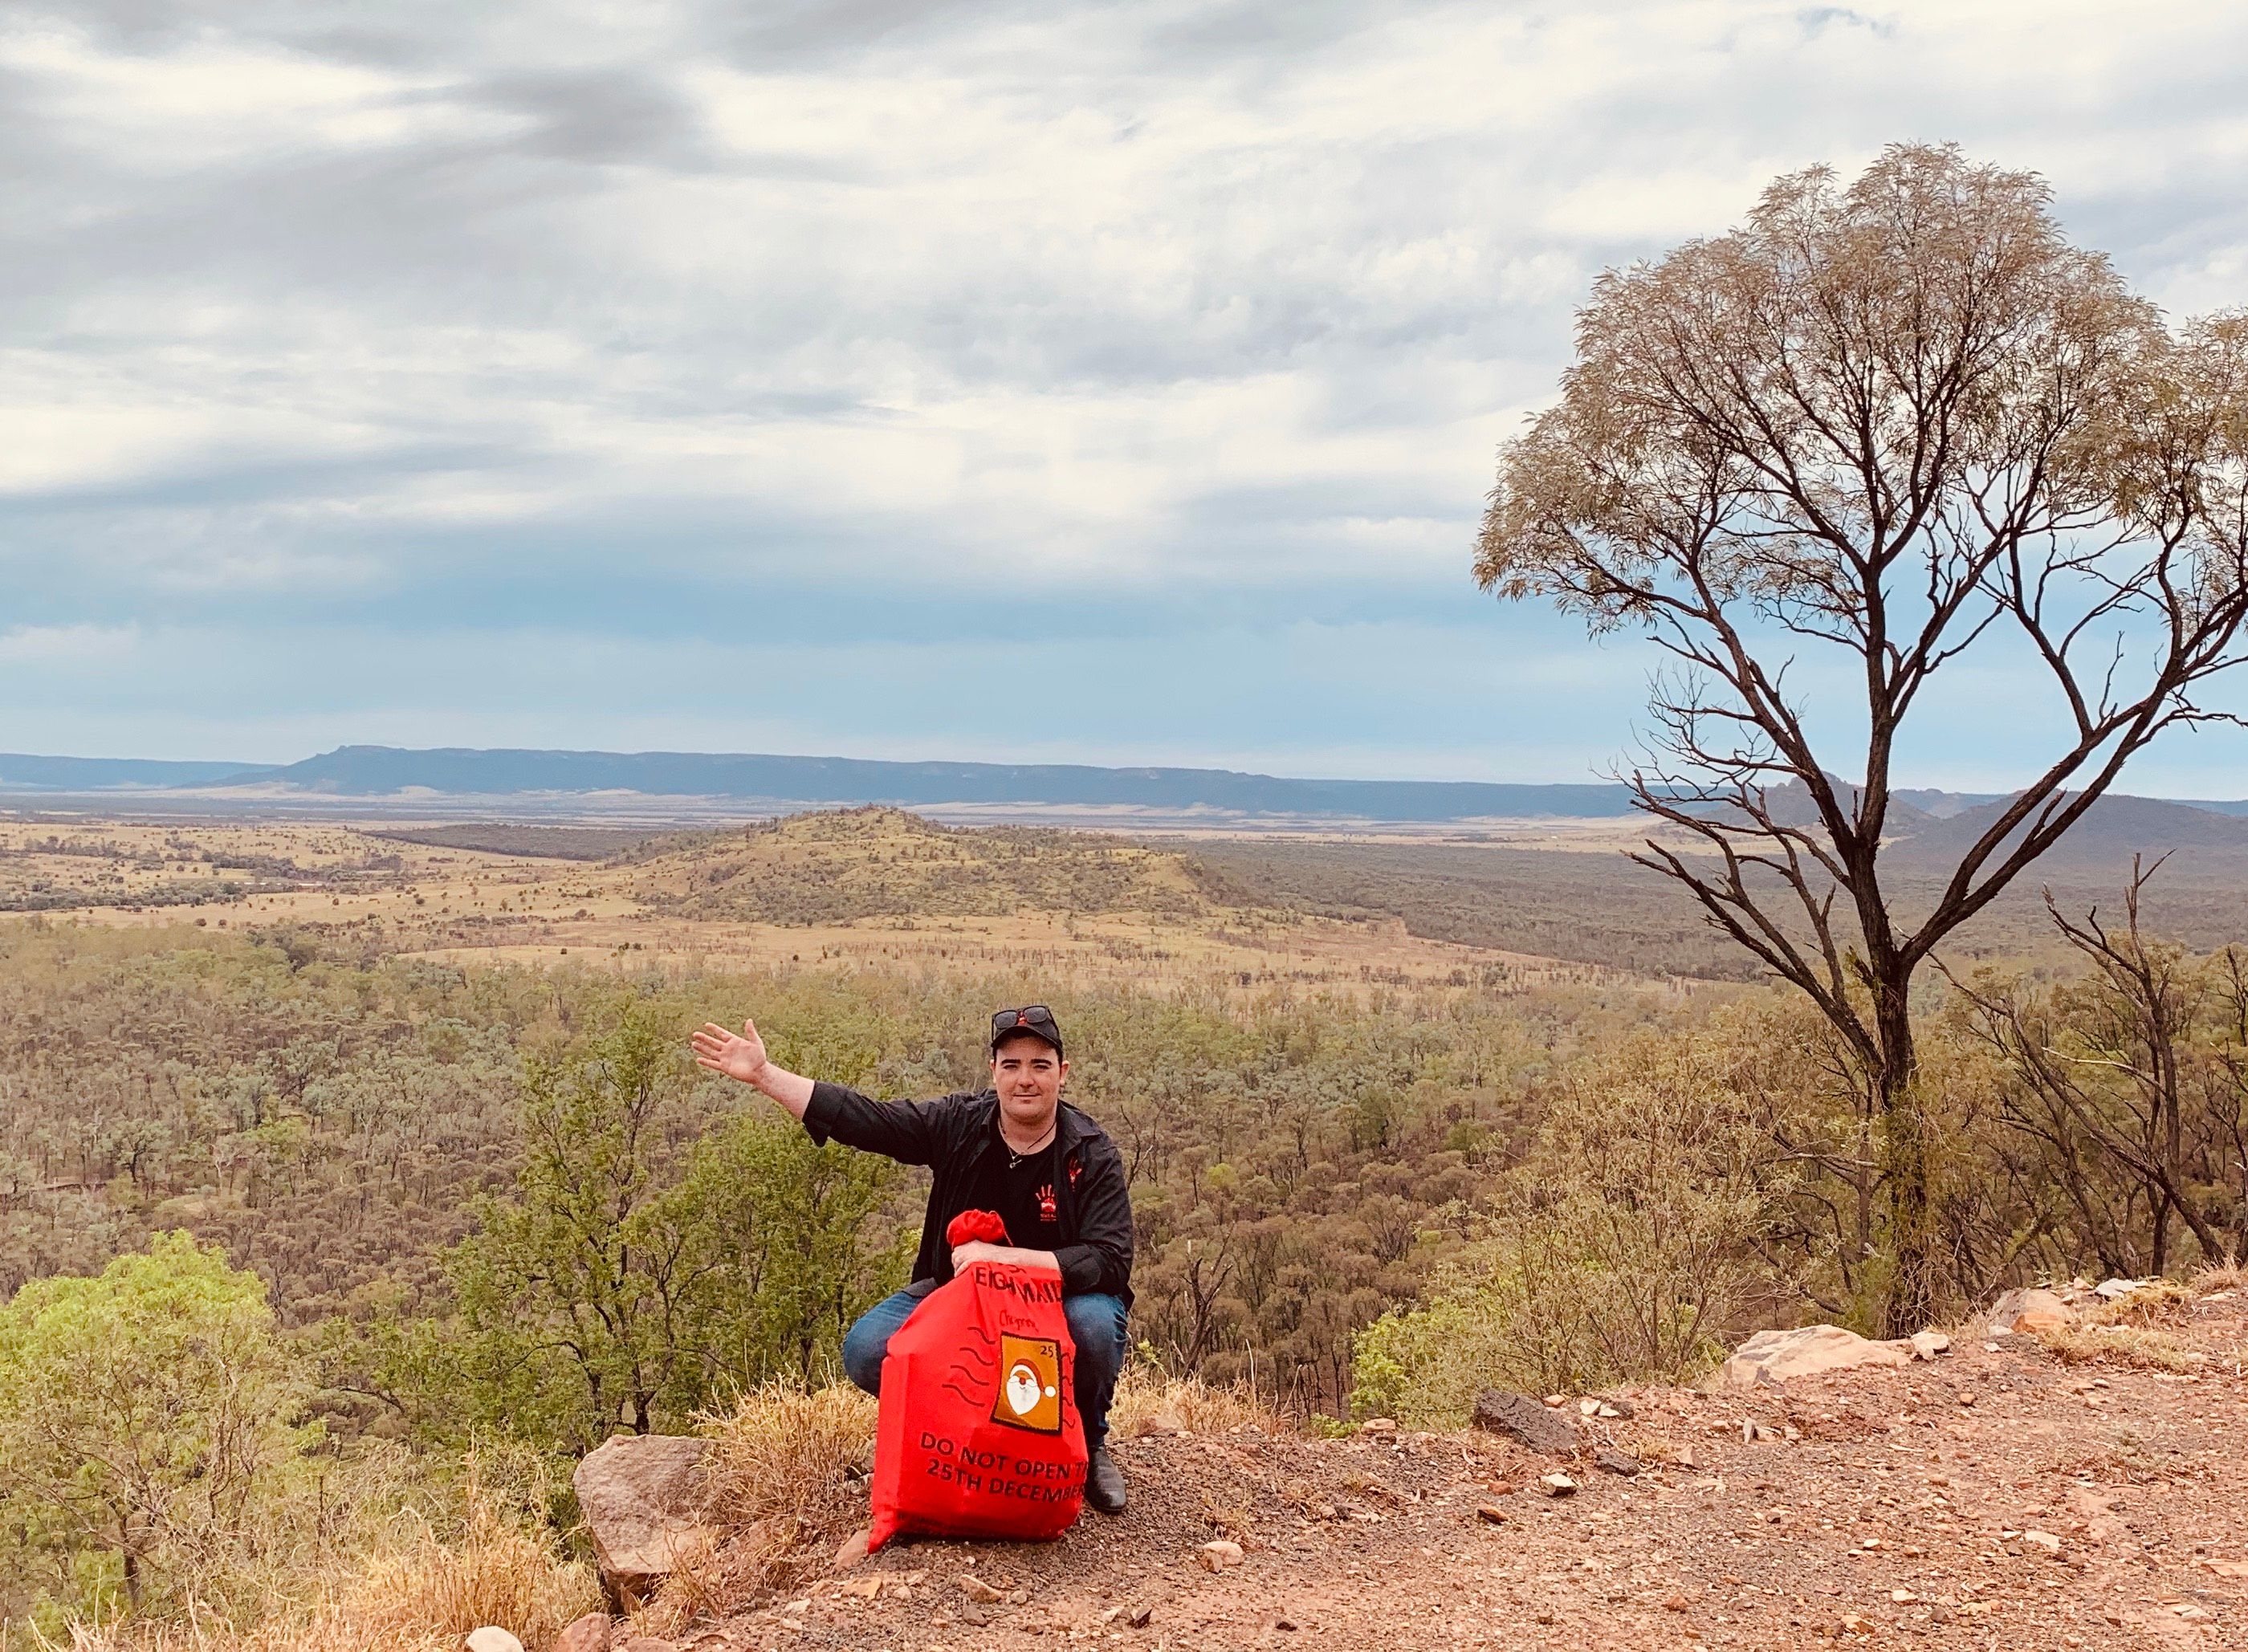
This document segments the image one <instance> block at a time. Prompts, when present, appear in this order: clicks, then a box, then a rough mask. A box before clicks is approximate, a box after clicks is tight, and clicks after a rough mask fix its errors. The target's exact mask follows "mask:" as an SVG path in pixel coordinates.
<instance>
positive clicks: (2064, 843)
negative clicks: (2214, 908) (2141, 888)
mask: <svg viewBox="0 0 2248 1652" xmlns="http://www.w3.org/2000/svg"><path fill="white" fill-rule="evenodd" d="M2009 801H2010V799H1997V800H1995V801H1992V802H1990V803H1982V804H1977V805H1976V806H1975V807H1973V808H1971V809H1965V810H1963V811H1961V812H1959V813H1957V814H1955V815H1952V816H1951V817H1950V818H1949V819H1942V820H1933V819H1929V820H1923V821H1922V822H1921V823H1920V824H1919V825H1918V826H1917V828H1916V830H1915V831H1914V832H1913V833H1911V834H1910V835H1909V836H1908V837H1906V838H1904V839H1903V840H1902V841H1901V842H1899V843H1898V844H1897V845H1895V847H1893V848H1892V849H1891V851H1890V858H1891V860H1892V863H1893V864H1895V865H1896V866H1898V867H1903V868H1905V869H1908V870H1911V871H1932V870H1935V869H1936V868H1938V867H1943V868H1949V867H1951V866H1953V865H1956V864H1957V861H1958V859H1959V857H1960V856H1961V855H1963V854H1964V853H1966V852H1967V850H1968V849H1969V848H1970V847H1971V846H1972V845H1973V844H1974V842H1975V840H1977V838H1979V837H1981V836H1982V835H1983V833H1985V832H1987V831H1989V830H1990V829H1991V826H1993V825H1995V824H1996V823H1997V821H1998V817H1999V816H2000V815H2002V814H2004V813H2005V810H2006V805H2007V803H2008V802H2009ZM2019 835H2020V834H2019V833H2018V831H2017V833H2015V834H2014V837H2013V838H2012V839H2011V840H2009V841H2018V840H2019ZM2135 854H2136V855H2142V856H2144V857H2145V858H2146V859H2147V860H2150V861H2151V860H2155V859H2156V858H2157V857H2159V856H2162V855H2165V854H2176V856H2177V860H2176V861H2175V862H2174V863H2173V867H2172V868H2171V869H2172V870H2173V872H2183V871H2186V870H2189V869H2207V870H2212V871H2214V870H2225V871H2248V819H2244V818H2243V817H2241V816H2239V815H2235V814H2224V813H2219V812H2217V811H2216V810H2214V809H2207V808H2198V807H2196V806H2194V805H2190V804H2183V803H2163V802H2160V801H2158V800H2156V799H2153V798H2132V797H2107V798H2102V799H2100V800H2099V801H2098V802H2097V803H2094V805H2092V806H2091V807H2090V808H2089V809H2087V810H2086V811H2085V812H2084V818H2083V819H2080V820H2079V821H2078V822H2077V823H2076V824H2075V826H2072V827H2071V828H2070V829H2069V831H2068V833H2067V835H2066V836H2065V837H2063V838H2062V839H2061V840H2060V842H2059V843H2057V844H2055V845H2054V846H2053V847H2052V848H2051V849H2049V850H2047V851H2046V853H2045V854H2044V855H2043V856H2042V857H2040V858H2039V861H2038V863H2037V866H2036V867H2034V868H2032V875H2034V874H2036V873H2038V872H2045V873H2057V872H2063V871H2066V872H2072V873H2084V872H2097V873H2101V874H2107V875H2110V876H2114V875H2119V874H2121V873H2122V872H2124V871H2126V870H2128V867H2129V866H2130V863H2131V857H2132V856H2133V855H2135Z"/></svg>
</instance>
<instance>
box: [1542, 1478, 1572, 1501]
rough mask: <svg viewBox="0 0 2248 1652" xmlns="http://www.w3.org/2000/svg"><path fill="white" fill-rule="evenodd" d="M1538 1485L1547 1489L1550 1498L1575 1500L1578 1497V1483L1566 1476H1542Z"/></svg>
mask: <svg viewBox="0 0 2248 1652" xmlns="http://www.w3.org/2000/svg"><path fill="white" fill-rule="evenodd" d="M1538 1484H1540V1485H1542V1486H1544V1487H1545V1488H1546V1496H1547V1497H1549V1498H1573V1497H1574V1496H1576V1495H1577V1483H1576V1482H1575V1481H1574V1480H1573V1479H1571V1478H1570V1477H1568V1476H1567V1475H1566V1474H1546V1475H1541V1476H1539V1480H1538Z"/></svg>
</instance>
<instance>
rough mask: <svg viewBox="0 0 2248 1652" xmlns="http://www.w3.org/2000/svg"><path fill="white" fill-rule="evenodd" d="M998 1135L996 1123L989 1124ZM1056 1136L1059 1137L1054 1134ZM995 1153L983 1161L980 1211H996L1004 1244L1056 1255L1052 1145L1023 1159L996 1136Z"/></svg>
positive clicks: (1058, 1230) (1057, 1228)
mask: <svg viewBox="0 0 2248 1652" xmlns="http://www.w3.org/2000/svg"><path fill="white" fill-rule="evenodd" d="M991 1128H992V1133H993V1134H995V1135H997V1134H998V1121H997V1120H994V1121H992V1127H991ZM1055 1134H1057V1135H1059V1134H1060V1133H1059V1131H1057V1132H1056V1133H1055ZM996 1145H997V1151H996V1152H994V1153H993V1154H992V1155H990V1157H989V1158H987V1159H986V1160H985V1161H984V1163H985V1165H986V1166H987V1167H988V1169H986V1170H985V1172H984V1174H983V1176H982V1177H981V1178H979V1179H980V1180H981V1181H982V1182H983V1199H984V1200H985V1203H984V1205H983V1208H984V1209H985V1210H997V1212H998V1213H999V1219H1000V1220H1001V1221H1003V1222H1004V1223H1005V1224H1007V1243H1008V1244H1013V1245H1019V1246H1021V1247H1022V1248H1023V1249H1024V1250H1025V1251H1058V1250H1059V1248H1060V1245H1061V1202H1060V1199H1059V1196H1057V1195H1056V1194H1055V1192H1054V1144H1053V1143H1052V1142H1051V1141H1049V1142H1047V1143H1046V1144H1045V1146H1044V1147H1042V1148H1039V1149H1038V1151H1037V1152H1036V1153H1033V1154H1031V1155H1029V1156H1028V1157H1026V1158H1023V1159H1021V1160H1019V1161H1018V1159H1017V1157H1016V1154H1015V1150H1014V1149H1013V1148H1011V1147H1009V1146H1008V1145H1007V1138H1006V1137H1005V1136H1004V1135H1000V1136H999V1139H998V1141H997V1144H996Z"/></svg>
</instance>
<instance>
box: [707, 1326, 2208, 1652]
mask: <svg viewBox="0 0 2248 1652" xmlns="http://www.w3.org/2000/svg"><path fill="white" fill-rule="evenodd" d="M2164 1334H2165V1335H2166V1336H2167V1337H2168V1338H2169V1339H2171V1341H2170V1343H2169V1347H2170V1348H2171V1353H2170V1354H2169V1356H2167V1357H2169V1358H2171V1359H2172V1360H2173V1361H2175V1360H2176V1355H2177V1353H2178V1351H2180V1350H2182V1349H2183V1350H2190V1351H2191V1352H2190V1361H2191V1364H2190V1369H2188V1370H2186V1371H2184V1372H2173V1371H2166V1370H2157V1369H2148V1368H2140V1367H2138V1366H2135V1365H2126V1364H2121V1363H2090V1364H2068V1363H2063V1362H2062V1361H2061V1360H2060V1359H2059V1358H2057V1357H2056V1355H2055V1354H2053V1352H2052V1351H2050V1350H2049V1349H2048V1348H2046V1347H2045V1346H2044V1345H2043V1344H2041V1343H2039V1342H2038V1341H2037V1340H2033V1339H2032V1338H2029V1337H2025V1336H2012V1337H2002V1338H1998V1339H1995V1340H1984V1339H1982V1338H1975V1339H1972V1340H1970V1339H1968V1338H1966V1337H1961V1338H1957V1339H1955V1347H1956V1348H1957V1352H1956V1353H1954V1354H1950V1355H1949V1356H1946V1357H1943V1358H1940V1359H1938V1360H1937V1361H1934V1362H1932V1363H1924V1364H1915V1365H1913V1366H1911V1367H1909V1368H1902V1369H1861V1370H1855V1371H1850V1372H1845V1373H1840V1374H1835V1375H1833V1376H1829V1377H1826V1378H1821V1379H1815V1380H1812V1381H1805V1382H1799V1383H1795V1384H1791V1385H1789V1387H1788V1388H1787V1390H1786V1391H1785V1393H1773V1392H1771V1391H1769V1390H1767V1391H1763V1392H1757V1393H1741V1392H1730V1393H1728V1392H1710V1393H1702V1392H1695V1391H1686V1390H1677V1389H1648V1390H1634V1391H1629V1392H1628V1393H1626V1394H1624V1395H1621V1396H1614V1397H1620V1398H1621V1399H1623V1400H1624V1401H1625V1402H1627V1403H1628V1406H1629V1407H1630V1409H1631V1410H1632V1411H1633V1413H1634V1415H1633V1416H1631V1417H1630V1418H1628V1419H1617V1420H1614V1421H1611V1422H1597V1421H1593V1422H1588V1421H1587V1420H1585V1419H1584V1418H1583V1417H1582V1416H1580V1412H1579V1409H1578V1405H1577V1402H1574V1401H1571V1402H1567V1404H1566V1409H1567V1411H1568V1413H1569V1415H1570V1416H1571V1417H1572V1419H1573V1421H1574V1422H1577V1424H1578V1426H1579V1429H1580V1434H1581V1435H1582V1436H1583V1438H1584V1443H1585V1445H1586V1447H1587V1452H1589V1450H1590V1448H1591V1447H1592V1446H1593V1445H1594V1444H1596V1443H1609V1444H1611V1445H1612V1446H1613V1447H1614V1448H1616V1449H1620V1450H1623V1451H1626V1452H1629V1453H1631V1454H1633V1455H1635V1457H1638V1458H1639V1459H1640V1460H1641V1463H1642V1464H1643V1466H1642V1469H1641V1472H1640V1473H1638V1474H1636V1475H1621V1474H1615V1473H1610V1472H1604V1471H1602V1470H1600V1469H1598V1468H1596V1467H1594V1466H1593V1463H1592V1462H1591V1461H1590V1459H1589V1456H1585V1457H1579V1458H1577V1459H1574V1460H1571V1461H1567V1462H1563V1461H1559V1460H1556V1459H1552V1458H1540V1457H1532V1456H1530V1455H1528V1454H1527V1453H1525V1452H1524V1451H1523V1450H1519V1449H1518V1448H1516V1447H1514V1446H1512V1445H1511V1443H1504V1442H1502V1441H1499V1440H1498V1439H1496V1438H1494V1437H1492V1436H1485V1435H1463V1436H1436V1435H1427V1434H1405V1435H1399V1436H1388V1437H1383V1436H1377V1435H1369V1434H1367V1433H1361V1434H1360V1435H1359V1436H1355V1437H1353V1438H1350V1439H1347V1440H1338V1441H1319V1440H1305V1439H1298V1438H1288V1437H1275V1436H1265V1435H1263V1434H1260V1433H1258V1432H1255V1431H1253V1430H1247V1431H1244V1430H1237V1431H1235V1432H1232V1433H1230V1434H1227V1435H1224V1436H1218V1437H1196V1436H1153V1437H1142V1438H1139V1439H1134V1440H1127V1441H1121V1442H1119V1443H1118V1445H1117V1448H1116V1456H1117V1458H1118V1460H1119V1462H1120V1463H1121V1465H1122V1466H1123V1468H1124V1470H1125V1472H1126V1474H1127V1477H1128V1479H1129V1481H1130V1484H1131V1489H1132V1508H1131V1510H1130V1511H1129V1512H1128V1513H1127V1514H1126V1515H1124V1516H1123V1517H1121V1518H1116V1519H1106V1518H1101V1517H1100V1516H1097V1515H1093V1514H1090V1513H1088V1514H1087V1515H1086V1517H1085V1518H1084V1519H1083V1520H1082V1521H1081V1522H1080V1523H1079V1525H1078V1527H1077V1528H1076V1529H1075V1530H1074V1531H1073V1532H1070V1533H1069V1534H1068V1535H1067V1536H1066V1537H1065V1538H1064V1539H1062V1540H1061V1541H1059V1543H1056V1544H1052V1545H1050V1546H992V1545H983V1546H970V1545H963V1544H956V1543H936V1542H922V1543H914V1544H899V1545H894V1546H892V1547H891V1548H889V1549H887V1550H885V1551H884V1552H883V1553H880V1554H878V1555H876V1556H874V1558H872V1559H868V1560H866V1561H864V1562H862V1563H861V1564H860V1566H856V1567H854V1568H852V1569H851V1570H849V1571H847V1572H846V1573H842V1574H840V1575H839V1576H833V1577H828V1578H825V1579H822V1580H819V1581H818V1582H815V1583H814V1584H812V1585H811V1586H810V1587H807V1588H805V1589H804V1590H802V1591H799V1592H798V1595H797V1597H796V1598H795V1599H794V1600H793V1601H774V1602H773V1603H771V1605H770V1606H767V1607H761V1608H760V1609H758V1610H757V1611H755V1612H753V1613H750V1614H747V1615H744V1616H742V1617H738V1618H736V1619H733V1620H731V1621H729V1622H726V1623H724V1624H723V1625H721V1626H719V1627H718V1628H716V1629H712V1630H708V1631H706V1632H705V1633H704V1634H703V1635H702V1638H701V1639H700V1640H699V1641H696V1640H694V1639H692V1638H691V1637H690V1638H689V1639H688V1640H687V1641H686V1642H683V1643H684V1644H688V1645H695V1646H699V1647H700V1648H701V1649H702V1652H716V1649H718V1648H721V1647H731V1648H781V1647H787V1648H798V1649H827V1648H838V1649H840V1648H852V1649H866V1652H875V1649H892V1652H905V1649H927V1652H934V1649H949V1652H971V1649H983V1648H994V1649H1018V1648H1027V1647H1031V1646H1038V1645H1047V1644H1052V1643H1054V1642H1073V1643H1075V1642H1082V1643H1085V1644H1087V1645H1099V1646H1103V1647H1118V1648H1134V1649H1153V1648H1162V1649H1186V1648H1194V1649H1202V1648H1252V1647H1253V1648H1281V1647H1312V1646H1319V1647H1368V1648H1374V1647H1379V1648H1384V1649H1391V1652H1406V1649H1421V1648H1450V1647H1462V1648H1465V1647H1507V1648H1567V1649H1573V1652H1584V1649H1588V1648H1597V1649H1616V1648H1680V1647H1687V1646H1696V1647H1793V1646H1802V1645H1805V1644H1807V1643H1812V1642H1820V1641H1824V1642H1826V1643H1828V1644H1833V1643H1836V1642H1840V1643H1842V1644H1847V1645H1868V1644H1878V1643H1884V1642H1917V1643H1922V1644H1929V1645H1940V1646H1947V1647H1950V1646H1958V1647H1976V1648H2005V1649H2017V1648H2040V1649H2041V1648H2049V1647H2050V1648H2069V1647H2103V1648H2104V1647H2194V1648H2203V1647H2207V1648H2216V1647H2238V1646H2248V1498H2245V1497H2244V1493H2248V1465H2244V1463H2243V1461H2242V1457H2243V1452H2242V1445H2243V1443H2245V1442H2248V1415H2244V1413H2243V1411H2242V1407H2243V1405H2244V1404H2248V1380H2244V1378H2243V1375H2242V1368H2241V1359H2242V1357H2243V1347H2242V1344H2243V1339H2244V1337H2245V1336H2248V1299H2243V1298H2242V1297H2240V1296H2238V1295H2235V1294H2231V1293H2219V1294H2217V1295H2213V1296H2210V1297H2206V1298H2203V1299H2201V1300H2199V1301H2198V1302H2197V1303H2195V1304H2193V1305H2192V1306H2190V1307H2187V1308H2183V1309H2180V1310H2177V1311H2176V1322H2175V1323H2174V1324H2173V1325H2171V1326H2169V1328H2168V1330H2167V1331H2166V1332H2165V1333H2164ZM1744 1423H1747V1424H1751V1425H1753V1428H1754V1432H1755V1435H1756V1437H1755V1438H1753V1439H1751V1438H1747V1437H1744V1436H1746V1434H1747V1433H1748V1432H1749V1430H1746V1429H1744V1427H1743V1425H1744ZM1556 1470H1565V1471H1566V1473H1567V1474H1569V1475H1570V1476H1571V1477H1573V1478H1574V1479H1575V1480H1576V1481H1577V1483H1578V1484H1579V1485H1580V1490H1579V1491H1576V1492H1575V1493H1574V1494H1573V1495H1569V1496H1565V1497H1559V1498H1557V1497H1554V1496H1552V1495H1550V1494H1549V1492H1548V1491H1547V1490H1546V1488H1545V1487H1544V1486H1543V1485H1542V1484H1541V1482H1540V1477H1541V1476H1543V1475H1546V1474H1548V1473H1552V1472H1554V1471H1556ZM1214 1539H1232V1540H1234V1541H1236V1542H1237V1543H1238V1544H1239V1546H1240V1547H1241V1549H1242V1551H1243V1553H1242V1558H1241V1559H1240V1560H1239V1561H1238V1562H1237V1563H1234V1564H1231V1565H1227V1566H1223V1568H1222V1569H1219V1570H1216V1571H1212V1570H1210V1569H1209V1567H1208V1565H1207V1563H1206V1562H1205V1560H1204V1559H1203V1553H1202V1546H1203V1545H1204V1544H1206V1543H1209V1542H1210V1541H1212V1540H1214ZM1212 1558H1217V1557H1212ZM963 1576H966V1577H970V1578H972V1579H974V1580H976V1582H977V1583H978V1584H980V1585H982V1586H984V1587H983V1588H980V1589H963V1585H962V1582H961V1580H962V1579H963ZM992 1591H997V1593H998V1594H1000V1596H1001V1597H1002V1598H1001V1599H1000V1600H998V1601H996V1602H990V1603H987V1604H981V1605H979V1604H977V1602H976V1601H973V1600H971V1598H970V1595H971V1594H988V1593H990V1592H992Z"/></svg>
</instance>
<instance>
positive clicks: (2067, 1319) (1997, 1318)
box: [1991, 1291, 2076, 1336]
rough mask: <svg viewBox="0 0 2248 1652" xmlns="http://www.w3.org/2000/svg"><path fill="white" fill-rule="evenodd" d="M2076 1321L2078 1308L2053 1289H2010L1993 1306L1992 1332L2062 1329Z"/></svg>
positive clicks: (2037, 1331)
mask: <svg viewBox="0 0 2248 1652" xmlns="http://www.w3.org/2000/svg"><path fill="white" fill-rule="evenodd" d="M2075 1322H2076V1310H2075V1309H2073V1308H2072V1307H2070V1306H2068V1304H2067V1303H2066V1302H2064V1301H2062V1300H2061V1299H2060V1297H2058V1296H2057V1295H2055V1294H2054V1293H2053V1292H2051V1291H2009V1292H2006V1293H2005V1295H2004V1296H2002V1297H2000V1298H1999V1299H1998V1301H1997V1302H1996V1303H1995V1304H1994V1305H1993V1306H1991V1331H1992V1332H1993V1333H2005V1332H2019V1333H2022V1334H2023V1335H2025V1336H2033V1335H2035V1334H2036V1333H2039V1332H2040V1331H2061V1330H2066V1328H2067V1327H2068V1326H2071V1325H2073V1324H2074V1323H2075Z"/></svg>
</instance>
